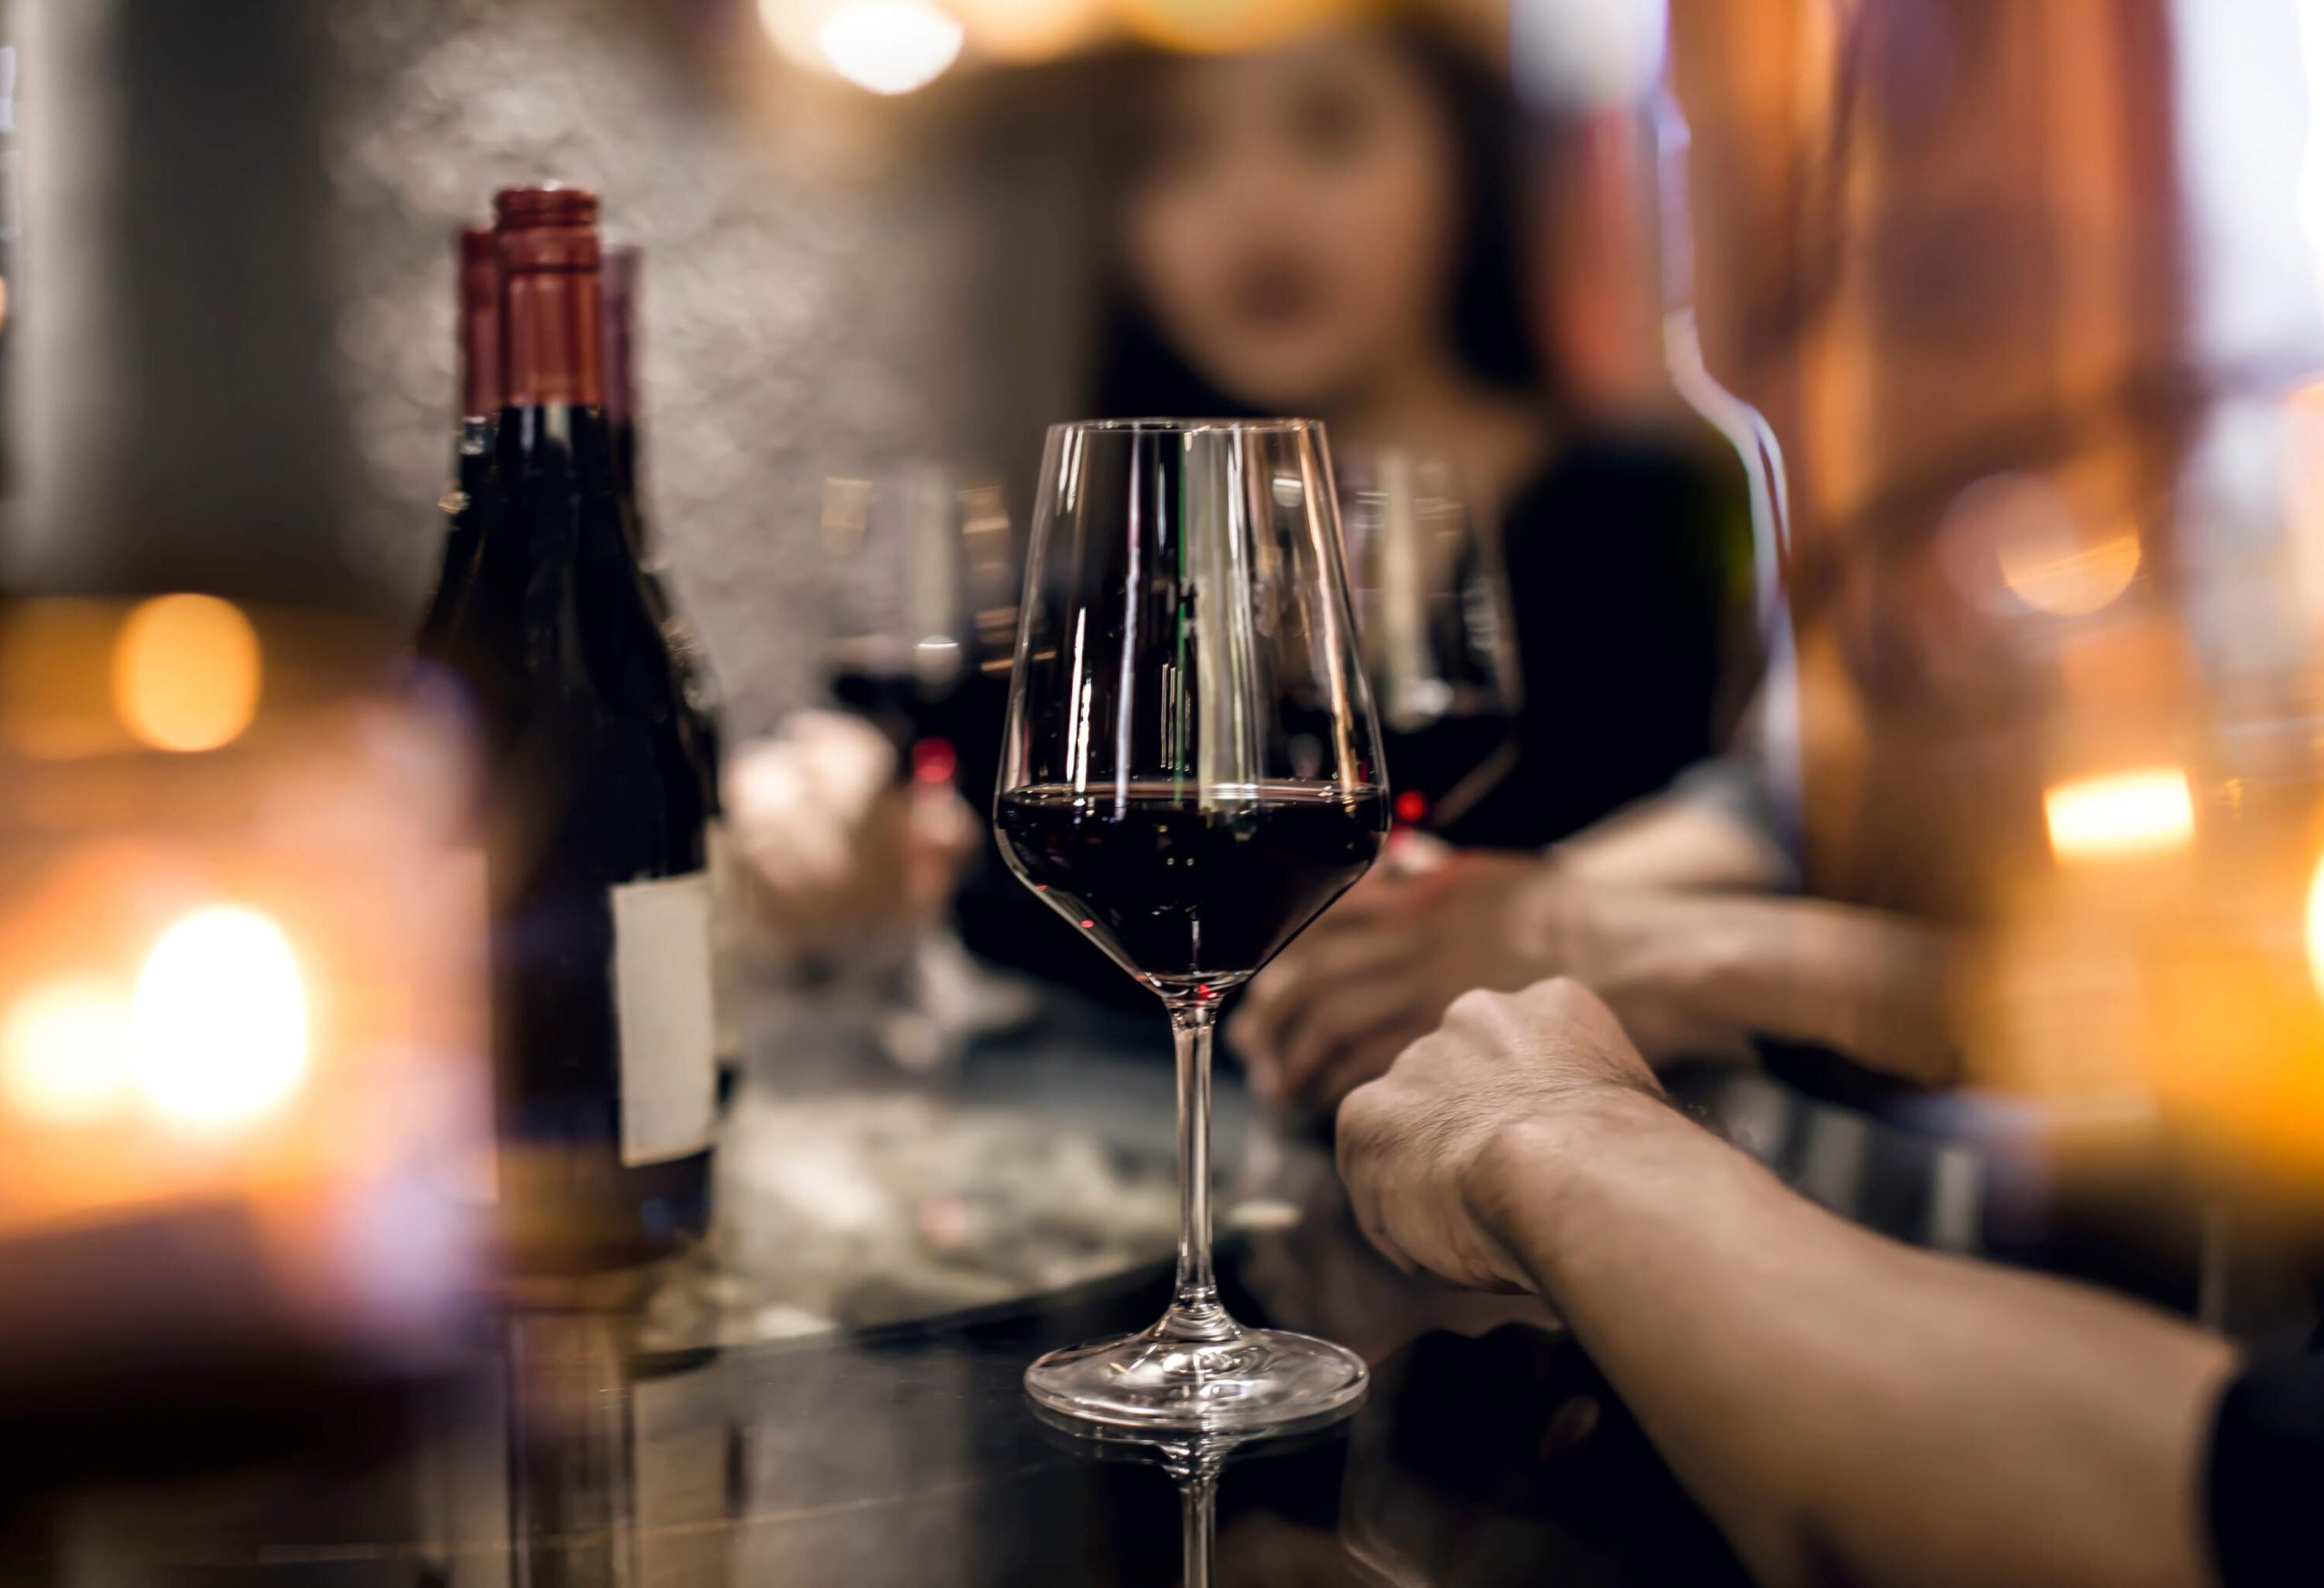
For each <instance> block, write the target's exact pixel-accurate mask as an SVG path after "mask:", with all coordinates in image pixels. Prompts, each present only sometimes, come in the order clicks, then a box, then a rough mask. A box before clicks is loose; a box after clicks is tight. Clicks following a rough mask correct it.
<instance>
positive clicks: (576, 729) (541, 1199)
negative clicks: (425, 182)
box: [453, 186, 716, 1272]
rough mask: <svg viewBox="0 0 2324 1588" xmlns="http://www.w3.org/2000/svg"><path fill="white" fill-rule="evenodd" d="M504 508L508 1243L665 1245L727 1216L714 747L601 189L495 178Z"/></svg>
mask: <svg viewBox="0 0 2324 1588" xmlns="http://www.w3.org/2000/svg"><path fill="white" fill-rule="evenodd" d="M494 212H495V218H496V231H497V250H498V261H499V268H500V277H501V301H500V309H501V313H500V320H501V328H500V329H501V349H502V358H501V376H502V383H503V396H502V399H501V402H502V405H501V409H500V413H499V418H498V422H497V436H496V457H495V469H494V471H493V473H494V481H495V502H494V514H493V521H492V522H491V524H490V525H489V526H488V527H487V529H486V531H485V533H484V536H483V539H482V543H481V545H480V546H479V547H478V553H477V557H476V564H475V571H474V574H473V577H472V578H471V580H470V582H469V587H468V590H467V592H466V595H465V597H464V599H463V600H462V602H461V603H460V608H459V611H458V616H457V619H456V633H455V636H454V644H453V649H454V652H455V654H456V655H458V656H460V657H462V658H463V660H464V670H466V671H468V673H469V675H470V677H471V681H472V683H473V684H474V685H475V686H476V688H475V693H476V695H477V698H478V704H479V708H480V710H481V711H482V713H483V715H484V716H485V719H486V722H485V727H486V733H485V737H486V739H487V744H488V745H489V746H490V753H491V756H492V772H491V777H490V788H489V791H488V794H487V801H486V816H485V830H486V849H487V869H488V873H489V877H490V885H491V892H492V904H493V916H494V933H493V964H492V997H493V1017H494V1026H495V1030H494V1049H495V1052H494V1059H495V1071H496V1083H497V1088H496V1090H497V1112H498V1133H499V1136H500V1140H501V1152H500V1172H499V1177H498V1178H499V1200H500V1211H501V1224H502V1228H503V1231H504V1234H505V1237H506V1239H507V1251H508V1258H509V1262H510V1266H511V1267H514V1268H516V1269H518V1270H529V1271H564V1272H575V1271H589V1270H596V1269H604V1268H610V1267H625V1266H628V1265H632V1264H635V1263H639V1262H644V1261H647V1260H650V1259H652V1258H656V1257H659V1256H661V1255H663V1254H665V1253H666V1252H668V1251H670V1250H672V1249H673V1248H675V1247H676V1246H677V1245H678V1244H679V1243H681V1242H682V1241H683V1240H684V1239H685V1238H689V1237H691V1236H694V1235H697V1234H699V1233H700V1232H701V1231H702V1229H703V1228H704V1224H705V1222H706V1219H707V1213H708V1202H709V1180H710V1174H709V1165H710V1138H711V1130H712V1126H713V1123H714V1115H715V1110H716V1078H715V1070H714V1060H713V1043H714V1021H713V993H712V979H711V942H710V883H709V877H708V874H707V872H706V870H705V853H704V824H705V821H706V819H707V817H708V814H709V813H708V811H707V809H706V808H705V806H706V799H705V793H706V791H705V787H704V778H703V776H702V772H701V766H700V762H699V754H700V753H699V749H698V747H697V746H696V745H694V743H693V742H692V735H690V733H689V732H688V725H687V723H686V720H685V709H686V708H685V705H684V702H682V701H681V700H680V698H679V695H678V685H677V682H676V677H677V675H676V671H675V668H674V666H673V660H672V657H671V656H670V653H669V650H668V642H667V639H666V637H665V635H664V633H663V630H662V626H661V625H660V624H659V623H658V622H657V616H659V615H658V613H657V612H656V610H655V605H656V604H655V601H654V599H653V595H652V592H651V591H650V590H649V587H648V581H647V578H646V577H645V573H644V571H643V570H642V569H641V567H639V564H638V559H637V556H636V550H635V545H634V543H633V539H632V537H631V535H630V534H629V533H628V532H627V530H628V526H627V525H626V524H625V510H624V500H623V491H622V479H621V475H620V469H619V464H618V461H617V459H616V454H615V441H614V437H613V434H612V431H611V429H610V427H609V424H608V421H607V417H606V408H605V399H606V391H605V348H604V319H603V283H602V281H601V276H600V269H601V260H600V247H599V238H598V232H597V202H596V197H595V196H594V195H593V194H591V193H588V192H583V191H581V190H578V189H572V188H562V187H554V186H549V187H529V188H512V189H509V190H507V191H505V192H501V193H500V194H499V195H498V196H497V199H496V201H495V203H494Z"/></svg>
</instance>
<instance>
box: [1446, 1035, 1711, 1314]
mask: <svg viewBox="0 0 2324 1588" xmlns="http://www.w3.org/2000/svg"><path fill="white" fill-rule="evenodd" d="M1673 1122H1676V1123H1679V1124H1684V1120H1682V1119H1680V1118H1679V1115H1678V1114H1676V1113H1674V1112H1673V1111H1672V1110H1671V1109H1670V1106H1669V1103H1668V1102H1667V1101H1665V1100H1663V1099H1662V1098H1661V1097H1660V1096H1659V1094H1658V1093H1655V1092H1651V1091H1648V1090H1644V1089H1642V1088H1640V1087H1636V1086H1631V1085H1628V1084H1625V1083H1622V1082H1619V1081H1604V1082H1591V1083H1589V1084H1586V1085H1583V1086H1580V1087H1576V1088H1574V1089H1572V1090H1570V1091H1567V1092H1563V1093H1561V1094H1559V1095H1558V1096H1557V1097H1556V1098H1555V1099H1554V1100H1551V1102H1550V1103H1549V1104H1548V1105H1547V1106H1544V1107H1541V1108H1539V1109H1536V1110H1532V1111H1531V1112H1529V1113H1527V1114H1526V1115H1524V1116H1523V1117H1521V1118H1519V1119H1512V1120H1510V1121H1509V1122H1508V1123H1506V1124H1503V1125H1501V1126H1499V1127H1497V1128H1495V1129H1494V1130H1493V1131H1492V1134H1491V1135H1489V1136H1488V1137H1487V1138H1486V1139H1485V1140H1484V1143H1483V1144H1482V1146H1481V1147H1480V1148H1479V1149H1478V1150H1477V1152H1476V1154H1475V1156H1474V1157H1473V1158H1472V1159H1471V1160H1470V1162H1469V1166H1468V1169H1467V1170H1466V1172H1465V1173H1463V1175H1462V1178H1461V1183H1460V1190H1461V1197H1462V1203H1463V1205H1464V1206H1465V1208H1467V1211H1468V1214H1469V1217H1470V1218H1471V1220H1472V1222H1474V1224H1475V1225H1476V1227H1477V1228H1479V1229H1480V1230H1482V1232H1483V1233H1484V1234H1485V1235H1486V1236H1488V1237H1489V1238H1491V1239H1492V1241H1493V1242H1494V1243H1495V1244H1496V1245H1498V1246H1499V1247H1500V1248H1502V1250H1503V1251H1505V1252H1507V1253H1508V1254H1509V1255H1510V1257H1511V1258H1512V1261H1514V1262H1515V1263H1516V1264H1517V1265H1518V1267H1521V1268H1522V1269H1523V1270H1524V1271H1525V1275H1526V1277H1528V1278H1529V1279H1530V1280H1531V1284H1532V1287H1533V1288H1534V1289H1535V1290H1537V1291H1540V1292H1541V1293H1542V1294H1544V1295H1552V1294H1553V1292H1554V1289H1555V1283H1556V1267H1557V1259H1558V1257H1559V1255H1560V1253H1561V1250H1562V1249H1563V1248H1564V1246H1565V1244H1566V1243H1565V1241H1564V1240H1563V1238H1562V1237H1561V1233H1560V1226H1561V1222H1562V1221H1563V1219H1564V1218H1566V1216H1567V1215H1568V1214H1569V1213H1570V1212H1571V1209H1572V1208H1574V1207H1575V1206H1576V1205H1577V1204H1579V1203H1581V1202H1583V1201H1585V1200H1586V1192H1587V1188H1588V1186H1589V1185H1590V1182H1591V1181H1592V1180H1593V1179H1597V1178H1599V1177H1601V1176H1603V1175H1606V1174H1608V1173H1617V1174H1619V1173H1620V1172H1622V1166H1623V1165H1624V1164H1626V1163H1628V1164H1635V1162H1636V1161H1637V1159H1636V1153H1637V1150H1638V1147H1639V1139H1640V1136H1641V1134H1644V1133H1650V1132H1652V1131H1654V1130H1657V1129H1664V1128H1667V1127H1668V1126H1669V1124H1671V1123H1673Z"/></svg>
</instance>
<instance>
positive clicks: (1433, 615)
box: [1338, 448, 1521, 833]
mask: <svg viewBox="0 0 2324 1588" xmlns="http://www.w3.org/2000/svg"><path fill="white" fill-rule="evenodd" d="M1338 475H1339V485H1340V499H1341V512H1342V518H1343V521H1344V524H1345V527H1346V537H1347V553H1348V571H1349V578H1350V580H1351V582H1352V585H1353V590H1352V594H1353V595H1354V600H1355V608H1356V622H1357V625H1358V626H1359V627H1360V629H1361V630H1362V634H1363V649H1364V666H1365V669H1366V670H1367V671H1368V672H1369V673H1370V675H1371V677H1372V690H1373V695H1374V699H1375V700H1376V701H1377V702H1378V703H1379V711H1380V735H1381V741H1382V745H1383V748H1384V751H1385V753H1386V756H1387V764H1388V779H1389V785H1390V787H1391V788H1392V789H1393V799H1394V814H1395V819H1396V822H1397V824H1399V825H1400V826H1403V827H1417V828H1421V829H1423V830H1426V831H1430V832H1435V833H1451V832H1455V831H1457V829H1458V826H1459V824H1460V821H1461V818H1462V816H1463V815H1464V814H1467V813H1468V812H1469V811H1471V810H1472V809H1473V808H1474V807H1475V806H1476V804H1477V803H1478V801H1480V800H1481V799H1482V798H1483V797H1484V796H1485V795H1486V794H1489V793H1490V792H1491V791H1492V788H1493V786H1494V785H1495V784H1497V783H1499V782H1500V781H1501V780H1502V778H1503V777H1505V776H1506V775H1507V774H1508V773H1509V770H1510V768H1511V767H1512V765H1514V764H1515V763H1516V759H1517V748H1518V746H1517V722H1518V710H1519V705H1520V695H1521V686H1520V684H1519V681H1518V679H1519V674H1518V665H1517V652H1516V642H1515V631H1514V626H1513V625H1512V622H1511V619H1510V614H1509V594H1508V582H1507V580H1506V578H1505V577H1503V575H1502V568H1501V562H1500V558H1499V557H1498V556H1497V555H1496V553H1495V550H1494V548H1493V547H1492V546H1491V545H1490V544H1489V543H1488V542H1487V540H1486V538H1485V537H1483V536H1482V535H1481V534H1480V533H1479V532H1478V528H1477V520H1476V517H1475V515H1474V514H1472V512H1471V511H1470V509H1469V505H1468V500H1467V498H1466V495H1465V493H1464V492H1463V491H1462V488H1461V482H1460V478H1459V476H1458V474H1457V472H1456V471H1455V470H1454V469H1453V468H1452V465H1451V464H1450V463H1448V462H1447V461H1445V460H1444V459H1435V458H1430V457H1426V456H1424V455H1421V454H1417V453H1413V452H1411V451H1407V450H1403V449H1396V448H1379V449H1362V450H1358V451H1356V452H1354V454H1352V455H1350V456H1348V457H1346V458H1344V459H1341V462H1340V467H1339V469H1338Z"/></svg>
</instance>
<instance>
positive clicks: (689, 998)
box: [613, 872, 718, 1165]
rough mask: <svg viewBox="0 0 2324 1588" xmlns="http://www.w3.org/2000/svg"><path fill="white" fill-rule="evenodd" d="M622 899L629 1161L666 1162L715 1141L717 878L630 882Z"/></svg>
mask: <svg viewBox="0 0 2324 1588" xmlns="http://www.w3.org/2000/svg"><path fill="white" fill-rule="evenodd" d="M613 897H614V1001H615V1004H616V1005H617V1006H618V1008H619V1010H620V1025H621V1160H622V1162H623V1163H625V1164H633V1165H634V1164H641V1163H660V1162H662V1161H664V1160H665V1159H673V1158H684V1156H685V1155H686V1154H688V1153H690V1152H699V1151H701V1150H702V1149H704V1148H705V1147H707V1146H709V1145H710V1131H711V1126H712V1124H713V1123H714V1120H715V1119H716V1116H717V1110H718V1071H717V1068H716V1065H715V1063H714V1060H712V1057H711V1040H712V1032H713V1022H712V1014H711V1009H712V1004H711V988H710V878H709V876H708V874H707V873H703V872H689V873H686V874H685V875H684V876H682V877H656V878H655V879H654V880H653V881H651V882H643V883H620V884H618V885H617V886H616V887H615V889H614V891H613Z"/></svg>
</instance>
